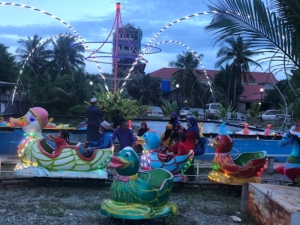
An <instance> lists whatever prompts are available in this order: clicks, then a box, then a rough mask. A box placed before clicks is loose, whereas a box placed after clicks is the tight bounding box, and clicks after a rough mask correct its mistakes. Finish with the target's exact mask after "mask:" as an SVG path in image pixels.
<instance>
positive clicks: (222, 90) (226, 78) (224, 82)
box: [212, 64, 244, 107]
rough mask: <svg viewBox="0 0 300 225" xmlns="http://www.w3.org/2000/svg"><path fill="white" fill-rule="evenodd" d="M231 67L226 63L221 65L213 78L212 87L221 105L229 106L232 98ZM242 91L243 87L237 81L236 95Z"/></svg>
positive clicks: (232, 79) (232, 77) (232, 78)
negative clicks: (223, 65)
mask: <svg viewBox="0 0 300 225" xmlns="http://www.w3.org/2000/svg"><path fill="white" fill-rule="evenodd" d="M231 68H232V67H231V66H229V65H228V64H226V66H225V67H222V66H221V70H220V71H219V72H218V73H217V74H216V75H215V77H214V80H213V83H212V85H213V87H214V91H215V97H216V101H217V102H219V103H221V104H222V105H223V106H225V107H227V106H229V105H230V104H231V103H232V102H233V99H234V89H233V88H232V87H233V86H234V75H233V74H234V72H233V71H234V70H232V69H231ZM243 91H244V87H243V85H242V84H241V83H237V87H236V95H237V96H240V95H241V94H242V93H243Z"/></svg>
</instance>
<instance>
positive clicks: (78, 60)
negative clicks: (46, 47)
mask: <svg viewBox="0 0 300 225" xmlns="http://www.w3.org/2000/svg"><path fill="white" fill-rule="evenodd" d="M51 42H52V44H53V51H52V61H51V62H50V64H49V71H50V73H51V75H52V79H53V80H55V78H56V76H57V75H62V74H67V75H72V74H73V73H74V72H76V71H77V70H80V69H82V68H83V67H84V66H85V63H84V56H83V55H82V54H80V53H83V52H84V47H83V46H82V45H73V42H74V38H73V37H70V36H60V37H59V38H57V39H56V42H54V41H53V40H51Z"/></svg>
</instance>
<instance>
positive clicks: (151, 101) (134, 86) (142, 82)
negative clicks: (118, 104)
mask: <svg viewBox="0 0 300 225" xmlns="http://www.w3.org/2000/svg"><path fill="white" fill-rule="evenodd" d="M126 87H127V92H128V94H129V95H130V96H131V97H132V98H134V99H136V100H138V102H139V103H140V104H141V105H156V104H157V103H158V102H159V98H160V95H161V89H160V78H156V77H152V76H150V75H149V74H148V75H144V74H140V73H138V74H134V75H133V76H132V80H130V81H128V83H127V85H126Z"/></svg>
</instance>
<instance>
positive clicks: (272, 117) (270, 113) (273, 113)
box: [258, 109, 292, 121]
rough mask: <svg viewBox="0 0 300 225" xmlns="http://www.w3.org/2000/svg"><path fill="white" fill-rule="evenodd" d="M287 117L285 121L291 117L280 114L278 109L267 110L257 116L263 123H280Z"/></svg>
mask: <svg viewBox="0 0 300 225" xmlns="http://www.w3.org/2000/svg"><path fill="white" fill-rule="evenodd" d="M285 116H287V119H288V120H290V119H291V118H292V117H291V115H286V114H282V113H281V111H280V110H278V109H269V110H267V111H265V112H264V113H262V114H261V115H259V116H258V117H260V118H261V120H263V121H276V120H277V121H278V120H279V121H281V120H284V117H285Z"/></svg>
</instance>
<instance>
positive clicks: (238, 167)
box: [208, 127, 267, 185]
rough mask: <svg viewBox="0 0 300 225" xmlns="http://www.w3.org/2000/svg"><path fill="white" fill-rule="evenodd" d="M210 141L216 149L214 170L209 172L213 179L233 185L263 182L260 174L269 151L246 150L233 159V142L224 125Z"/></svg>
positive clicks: (209, 176) (210, 177)
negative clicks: (231, 153) (231, 152)
mask: <svg viewBox="0 0 300 225" xmlns="http://www.w3.org/2000/svg"><path fill="white" fill-rule="evenodd" d="M210 143H211V145H212V147H213V148H214V149H215V156H214V159H213V171H211V172H210V173H209V174H208V178H209V179H210V180H211V181H213V182H217V183H223V184H231V185H242V184H243V183H247V182H254V183H261V179H260V174H261V172H262V171H263V170H264V166H265V164H266V162H267V152H265V151H260V152H245V153H242V154H241V155H240V156H239V157H237V158H236V159H233V158H232V157H231V155H230V151H231V149H232V146H233V142H232V139H231V138H230V136H229V135H227V132H226V129H225V128H224V127H222V130H221V133H220V134H219V135H218V136H216V137H215V138H214V139H213V140H210Z"/></svg>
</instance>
